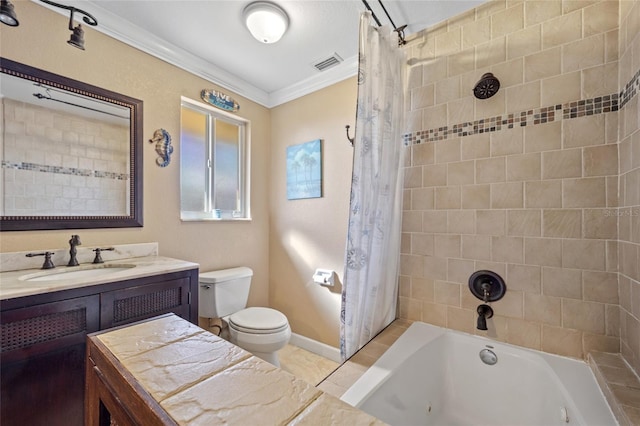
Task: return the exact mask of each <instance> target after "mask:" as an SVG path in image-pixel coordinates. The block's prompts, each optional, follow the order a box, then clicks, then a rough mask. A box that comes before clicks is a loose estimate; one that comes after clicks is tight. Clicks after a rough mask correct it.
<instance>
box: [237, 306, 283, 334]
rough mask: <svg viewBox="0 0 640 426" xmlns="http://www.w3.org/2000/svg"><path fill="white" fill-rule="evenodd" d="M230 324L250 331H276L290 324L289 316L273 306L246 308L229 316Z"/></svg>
mask: <svg viewBox="0 0 640 426" xmlns="http://www.w3.org/2000/svg"><path fill="white" fill-rule="evenodd" d="M229 325H230V326H233V327H234V328H236V329H245V330H248V331H254V332H256V333H260V332H263V333H264V332H275V331H279V330H280V329H283V328H286V327H288V326H289V321H288V320H287V317H286V316H285V315H284V314H283V313H282V312H280V311H276V310H275V309H271V308H257V307H256V308H246V309H243V310H241V311H238V312H236V313H235V314H233V315H231V316H230V317H229Z"/></svg>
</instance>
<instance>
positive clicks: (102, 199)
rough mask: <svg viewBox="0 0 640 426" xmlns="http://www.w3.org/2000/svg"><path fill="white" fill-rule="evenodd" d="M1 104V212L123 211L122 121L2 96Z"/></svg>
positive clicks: (125, 139)
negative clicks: (49, 107) (83, 115)
mask: <svg viewBox="0 0 640 426" xmlns="http://www.w3.org/2000/svg"><path fill="white" fill-rule="evenodd" d="M2 109H3V110H4V114H3V117H4V122H3V123H2V126H3V127H4V128H2V129H0V130H1V131H2V136H3V141H2V145H3V146H2V148H3V150H2V185H3V187H2V192H3V197H0V198H1V199H2V202H3V205H2V214H4V215H11V216H38V215H46V216H67V215H75V216H77V215H91V216H99V215H116V216H117V215H126V214H128V213H127V212H128V202H129V201H128V200H129V198H128V196H127V195H126V194H127V193H128V188H129V183H130V180H129V161H128V154H129V130H128V128H127V127H124V126H122V125H119V124H115V123H107V122H102V121H96V120H92V119H88V118H85V117H79V116H76V115H73V114H68V113H63V112H60V111H54V110H52V109H48V108H42V107H39V106H35V105H31V104H28V103H24V102H18V101H15V100H12V99H8V98H4V99H2Z"/></svg>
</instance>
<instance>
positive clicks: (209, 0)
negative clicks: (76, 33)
mask: <svg viewBox="0 0 640 426" xmlns="http://www.w3.org/2000/svg"><path fill="white" fill-rule="evenodd" d="M34 1H35V0H34ZM483 1H484V0H384V2H383V3H384V6H385V7H386V9H387V11H388V13H389V15H390V16H391V18H392V19H393V22H394V23H395V24H396V25H398V26H400V25H405V24H406V25H407V29H406V30H405V34H406V35H407V36H408V35H410V34H413V33H416V32H418V31H420V30H422V29H424V28H427V27H429V26H431V25H433V24H436V23H438V22H441V21H443V20H445V19H447V18H449V17H451V16H455V15H457V14H459V13H461V12H463V11H465V10H468V9H471V8H473V7H476V6H477V5H478V4H480V3H482V2H483ZM251 2H252V0H118V1H115V0H67V1H65V2H64V4H66V5H71V6H75V7H77V8H79V9H82V10H85V11H87V12H89V13H90V14H92V15H93V16H95V18H96V19H97V20H98V26H97V27H93V28H95V30H97V31H101V32H104V33H106V34H108V35H110V36H112V37H114V38H116V39H118V40H121V41H123V42H125V43H127V44H130V45H132V46H134V47H136V48H138V49H140V50H143V51H145V52H147V53H150V54H152V55H154V56H157V57H159V58H161V59H163V60H165V61H167V62H169V63H172V64H174V65H176V66H179V67H181V68H183V69H185V70H187V71H189V72H192V73H194V74H196V75H199V76H201V77H203V78H205V79H207V80H209V81H211V82H212V83H215V84H218V85H220V86H222V87H223V88H225V89H228V90H231V91H234V92H236V93H238V94H239V95H241V96H244V97H247V98H249V99H251V100H253V101H255V102H258V103H260V104H262V105H264V106H267V107H273V106H276V105H279V104H281V103H284V102H287V101H289V100H292V99H295V98H297V97H299V96H302V95H305V94H307V93H310V92H312V91H314V90H318V89H320V88H322V87H326V86H328V85H330V84H333V83H335V82H337V81H340V80H342V79H345V78H347V77H350V76H352V75H355V73H356V71H357V54H358V20H359V16H360V14H361V12H362V11H364V10H365V6H364V4H363V2H362V1H361V0H294V1H291V0H273V2H275V3H277V4H278V5H279V6H281V7H282V8H283V9H284V10H285V11H286V13H287V14H288V16H289V22H290V24H289V29H288V31H287V32H286V33H285V35H284V36H283V37H282V39H281V40H280V41H279V42H277V43H274V44H263V43H260V42H258V41H257V40H255V39H254V38H253V37H252V36H251V34H250V33H249V31H248V30H247V28H246V27H245V26H244V23H243V20H242V11H243V9H244V7H245V6H246V5H247V4H249V3H251ZM36 3H37V4H39V5H42V6H44V7H49V8H51V7H50V6H47V5H45V4H44V3H41V2H36ZM368 3H369V5H370V6H371V8H372V9H373V10H374V13H375V14H376V16H377V17H378V19H379V20H380V21H381V22H382V24H388V23H389V21H388V19H387V17H386V15H385V13H384V11H382V9H381V8H380V5H379V2H378V1H377V0H369V1H368ZM51 9H52V10H54V11H56V12H60V13H63V14H66V15H67V16H68V12H66V11H64V10H61V9H56V8H51ZM16 11H17V13H18V14H19V10H16ZM79 16H81V15H79V14H76V15H75V17H76V20H79V19H80V17H79ZM84 27H85V40H86V44H85V46H86V48H87V49H91V31H92V30H93V28H92V27H89V28H91V29H87V27H86V26H84ZM333 54H337V55H338V56H340V58H342V60H343V62H341V63H340V64H339V65H336V66H334V67H332V68H329V69H327V70H325V71H318V70H317V69H316V68H315V67H314V66H313V64H314V63H316V62H318V61H320V60H322V59H326V58H327V57H329V56H331V55H333Z"/></svg>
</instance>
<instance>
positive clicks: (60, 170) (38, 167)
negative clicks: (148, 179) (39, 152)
mask: <svg viewBox="0 0 640 426" xmlns="http://www.w3.org/2000/svg"><path fill="white" fill-rule="evenodd" d="M2 168H3V169H16V170H28V171H32V172H42V173H55V174H60V175H71V176H84V177H97V178H105V179H114V180H129V174H128V173H114V172H106V171H101V170H89V169H77V168H75V167H58V166H47V165H46V164H36V163H25V162H20V163H13V162H10V161H4V160H3V161H2Z"/></svg>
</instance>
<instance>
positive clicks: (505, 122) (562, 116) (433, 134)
mask: <svg viewBox="0 0 640 426" xmlns="http://www.w3.org/2000/svg"><path fill="white" fill-rule="evenodd" d="M639 91H640V70H638V72H636V74H635V75H634V76H633V78H632V79H631V80H630V81H629V83H627V84H626V86H625V87H624V89H623V90H621V91H620V93H612V94H610V95H606V96H598V97H595V98H591V99H583V100H580V101H573V102H567V103H564V104H558V105H551V106H547V107H542V108H536V109H530V110H527V111H520V112H516V113H511V114H507V115H498V116H496V117H490V118H483V119H481V120H476V121H469V122H465V123H458V124H454V125H452V126H443V127H437V128H433V129H428V130H418V131H416V132H413V133H407V134H404V135H403V142H404V144H405V145H414V144H420V143H425V142H435V141H442V140H446V139H451V138H459V137H464V136H471V135H477V134H480V133H488V132H498V131H500V130H502V129H513V128H514V127H525V126H535V125H537V124H544V123H551V122H554V121H560V120H568V119H571V118H577V117H584V116H588V115H596V114H603V113H606V112H613V111H618V110H619V109H622V108H623V107H624V106H625V105H626V104H627V102H629V100H631V99H632V98H633V97H634V96H635V95H636V94H637V93H638V92H639Z"/></svg>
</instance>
